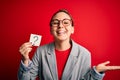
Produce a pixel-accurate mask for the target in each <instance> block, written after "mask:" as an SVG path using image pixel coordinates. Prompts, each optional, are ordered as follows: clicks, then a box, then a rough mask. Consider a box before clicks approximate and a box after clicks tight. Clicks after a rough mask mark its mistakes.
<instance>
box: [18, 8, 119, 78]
mask: <svg viewBox="0 0 120 80" xmlns="http://www.w3.org/2000/svg"><path fill="white" fill-rule="evenodd" d="M50 31H51V34H52V35H53V37H54V42H52V43H50V44H46V45H44V46H41V47H38V49H37V50H36V52H35V55H34V57H33V59H32V60H30V59H29V53H30V52H31V50H32V44H31V43H30V42H26V43H24V44H23V45H22V46H21V47H20V50H19V51H20V53H21V55H22V60H21V64H20V69H19V72H18V79H19V80H35V78H36V76H38V77H39V78H40V80H102V79H103V77H104V72H105V71H108V70H115V69H120V66H106V65H107V64H109V61H107V62H104V63H101V64H99V65H97V66H96V67H92V68H91V56H90V52H89V51H88V50H87V49H85V48H84V47H82V46H81V45H79V44H77V43H76V42H74V41H73V40H72V39H71V38H70V36H71V34H73V33H74V22H73V19H72V17H71V15H70V14H69V12H68V11H67V10H59V11H57V12H56V13H55V14H53V16H52V18H51V21H50Z"/></svg>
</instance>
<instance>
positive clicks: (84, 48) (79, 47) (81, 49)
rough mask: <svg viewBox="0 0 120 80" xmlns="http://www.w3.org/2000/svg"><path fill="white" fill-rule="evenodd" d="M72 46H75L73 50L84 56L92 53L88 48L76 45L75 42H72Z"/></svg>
mask: <svg viewBox="0 0 120 80" xmlns="http://www.w3.org/2000/svg"><path fill="white" fill-rule="evenodd" d="M72 45H73V49H74V50H78V52H79V53H80V54H82V55H90V51H89V50H88V49H87V48H86V47H84V46H82V45H80V44H78V43H76V42H75V41H72Z"/></svg>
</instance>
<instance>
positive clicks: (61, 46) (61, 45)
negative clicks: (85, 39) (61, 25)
mask: <svg viewBox="0 0 120 80" xmlns="http://www.w3.org/2000/svg"><path fill="white" fill-rule="evenodd" d="M70 47H71V43H70V40H65V41H55V48H56V49H57V50H60V51H64V50H67V49H69V48H70Z"/></svg>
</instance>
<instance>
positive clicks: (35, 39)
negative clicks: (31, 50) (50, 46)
mask: <svg viewBox="0 0 120 80" xmlns="http://www.w3.org/2000/svg"><path fill="white" fill-rule="evenodd" d="M33 38H34V43H33V45H35V43H36V41H37V40H38V36H34V37H33Z"/></svg>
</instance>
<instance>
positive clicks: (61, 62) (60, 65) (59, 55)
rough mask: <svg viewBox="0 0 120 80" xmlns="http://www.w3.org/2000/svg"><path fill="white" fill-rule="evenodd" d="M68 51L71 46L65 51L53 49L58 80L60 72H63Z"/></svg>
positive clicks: (60, 75)
mask: <svg viewBox="0 0 120 80" xmlns="http://www.w3.org/2000/svg"><path fill="white" fill-rule="evenodd" d="M70 51H71V48H69V49H67V50H65V51H59V50H56V49H55V53H56V61H57V70H58V78H59V80H61V77H62V73H63V70H64V67H65V64H66V62H67V59H68V56H69V53H70Z"/></svg>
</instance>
